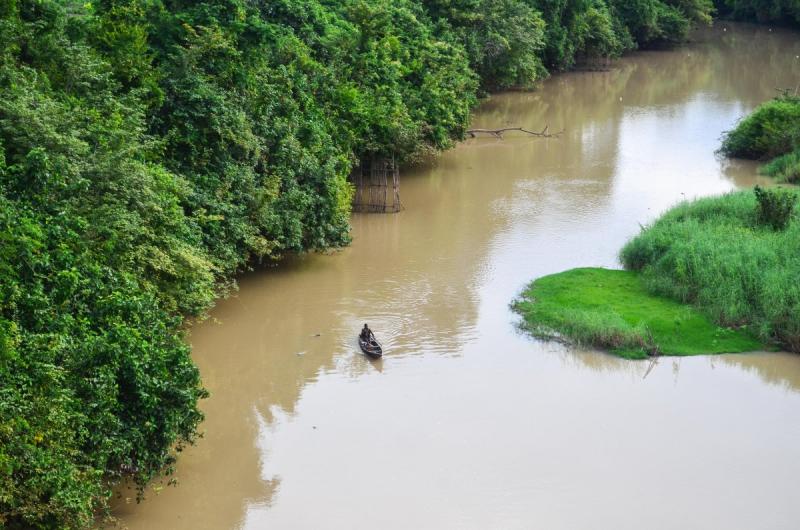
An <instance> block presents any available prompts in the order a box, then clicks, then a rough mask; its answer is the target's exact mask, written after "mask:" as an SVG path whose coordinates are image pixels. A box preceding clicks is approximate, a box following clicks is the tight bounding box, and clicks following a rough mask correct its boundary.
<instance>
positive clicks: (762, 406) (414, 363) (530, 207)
mask: <svg viewBox="0 0 800 530" xmlns="http://www.w3.org/2000/svg"><path fill="white" fill-rule="evenodd" d="M793 42H794V41H793V40H791V39H790V38H789V36H787V35H786V34H785V32H780V31H773V32H768V31H767V29H766V28H763V29H761V28H759V27H754V26H743V27H737V26H734V25H731V26H729V27H728V29H727V32H723V29H722V28H721V27H718V28H713V29H711V30H708V32H707V33H704V34H701V35H699V36H698V38H697V40H696V41H695V43H694V44H691V45H689V46H687V47H685V48H682V49H680V50H676V51H666V52H644V53H636V54H631V55H630V56H626V57H624V58H623V59H621V60H620V61H619V62H617V63H615V64H614V67H613V68H611V69H609V70H608V71H603V72H581V73H568V74H564V75H558V76H553V78H551V79H550V80H548V81H546V82H544V83H543V84H542V86H541V88H540V89H539V90H537V91H536V92H532V93H524V92H514V93H504V94H498V95H495V96H493V97H492V98H490V99H489V100H487V101H486V102H485V103H484V104H483V105H482V106H481V107H479V108H478V109H477V110H476V112H475V114H474V117H473V123H474V126H475V127H491V126H496V125H497V124H498V123H508V122H513V123H526V124H540V123H541V124H544V123H550V124H551V127H559V128H560V126H563V127H565V128H566V132H565V133H564V135H563V136H562V137H561V138H559V139H558V140H545V141H542V140H538V139H531V138H525V137H523V136H511V135H509V136H508V137H506V138H505V139H504V140H502V141H498V140H496V139H491V138H487V139H470V140H467V141H466V142H463V143H459V144H458V145H457V146H456V147H455V149H453V150H450V151H447V152H446V153H444V154H443V155H442V156H441V157H438V158H437V159H436V160H435V161H434V162H431V163H430V164H427V165H425V166H421V167H420V166H417V167H413V168H410V169H409V170H408V171H407V172H405V173H404V174H403V177H402V179H403V181H402V193H403V203H404V205H405V206H406V210H404V211H403V212H402V213H400V214H399V215H391V216H381V215H377V216H376V215H354V216H353V217H352V218H351V224H352V226H353V231H352V235H353V244H352V245H350V246H349V247H347V248H346V249H344V250H343V251H341V252H336V253H332V254H330V255H317V254H307V255H302V256H297V257H296V258H295V257H293V258H292V259H291V260H289V261H288V262H286V263H283V264H282V265H281V266H280V267H271V268H269V270H257V271H254V272H252V273H249V274H243V275H241V276H240V277H239V278H238V282H239V285H240V289H239V290H238V291H237V292H236V293H234V294H233V295H232V296H230V297H228V298H226V299H224V300H221V301H219V302H218V304H217V306H216V307H215V309H214V310H213V312H212V314H211V316H212V317H213V318H209V319H207V320H206V321H204V322H201V323H198V324H197V325H195V326H192V328H191V331H190V336H189V340H190V341H191V345H192V358H193V359H194V360H195V362H196V363H197V366H198V367H199V369H200V372H201V373H202V374H204V382H205V384H206V386H207V387H208V389H209V391H210V392H211V397H210V398H209V399H207V400H203V402H202V404H201V406H202V409H203V411H204V413H205V415H206V420H205V421H204V422H203V424H202V429H203V431H204V432H205V436H204V438H203V439H202V440H200V442H199V443H198V444H197V446H195V447H190V448H187V450H186V451H184V452H183V453H181V455H180V457H179V459H178V462H177V467H176V473H175V474H174V475H173V476H172V477H175V478H177V479H178V480H179V485H178V487H176V488H170V487H165V488H164V489H163V490H162V491H160V493H159V494H156V493H155V492H154V491H153V489H151V487H148V488H147V490H146V494H147V499H146V500H145V502H143V503H141V504H138V505H137V504H136V502H135V496H136V492H135V491H129V492H128V491H126V492H122V494H123V497H122V498H120V499H118V500H116V499H115V506H114V513H115V514H116V515H118V516H119V518H120V519H121V523H120V524H121V526H124V527H126V528H129V529H130V530H150V529H153V528H170V529H173V530H195V529H197V528H242V529H246V530H254V529H260V528H295V527H304V528H324V527H326V525H327V526H330V524H331V521H332V520H336V521H344V523H343V524H347V526H348V527H351V528H374V527H377V526H381V527H388V528H391V529H395V528H397V529H398V530H399V529H401V528H409V527H416V528H432V527H436V528H447V527H449V526H453V525H454V524H458V525H460V526H462V527H464V528H465V529H476V530H477V529H480V528H486V527H491V526H493V525H494V526H499V527H503V528H514V527H524V526H525V525H526V523H527V522H529V521H532V520H536V521H542V522H543V523H542V524H543V525H544V526H546V527H548V528H551V529H553V530H568V529H574V528H590V527H597V526H600V527H608V528H636V527H637V525H639V526H641V521H643V520H648V517H650V518H652V516H653V514H658V520H659V521H660V522H661V524H662V525H664V526H665V527H679V526H680V525H681V524H682V523H683V521H682V519H681V517H682V516H683V514H686V513H692V514H694V517H695V519H696V520H698V521H708V522H709V523H708V525H707V526H708V527H709V528H711V527H719V526H722V527H725V528H728V529H731V530H744V529H745V528H747V527H748V525H749V526H750V527H752V526H753V521H757V522H758V523H759V524H762V523H763V525H771V526H772V527H775V528H781V527H787V526H791V522H792V521H794V520H797V519H798V513H797V512H798V510H800V507H798V506H796V503H792V495H791V493H792V492H793V491H794V490H793V489H792V484H793V477H796V476H798V474H800V472H798V471H797V468H798V467H799V466H800V462H798V461H797V459H795V458H793V456H792V455H793V454H795V453H794V452H795V450H796V447H797V446H798V441H797V440H798V437H797V436H796V435H795V433H796V432H797V431H798V429H797V428H795V426H800V420H798V416H800V404H798V401H800V393H798V392H797V389H798V388H800V387H798V383H797V381H800V364H798V362H797V358H796V357H793V356H791V355H784V354H775V355H772V354H769V355H725V356H714V357H704V356H694V357H681V358H664V359H662V360H661V361H659V362H658V363H650V362H628V361H625V360H622V359H620V358H618V357H616V356H613V355H608V354H605V353H602V352H597V351H594V350H587V349H581V348H577V349H572V348H564V347H562V346H561V345H559V344H545V343H540V342H534V343H532V341H530V340H529V339H528V338H527V337H525V336H523V335H521V334H520V333H517V332H515V328H514V326H513V323H512V322H513V319H512V315H511V313H510V311H509V310H508V302H509V300H511V299H512V298H513V297H514V296H515V295H517V294H518V293H519V290H520V287H521V286H522V285H524V284H525V283H527V281H529V280H530V279H531V278H532V277H538V276H543V275H546V274H549V273H552V272H555V271H559V270H564V269H567V268H571V267H575V266H578V265H580V264H582V263H588V264H592V265H596V266H602V267H609V268H614V267H615V266H616V264H617V258H616V255H617V252H618V250H619V248H621V247H622V246H623V245H624V243H625V242H626V241H627V240H628V239H629V238H630V237H632V236H633V235H635V233H637V232H638V231H639V227H638V224H637V223H638V222H641V223H643V224H647V223H648V222H649V221H651V220H652V219H653V215H654V214H655V213H656V212H661V211H664V210H665V209H666V208H668V207H669V206H670V205H672V204H674V203H675V202H676V201H678V200H680V199H681V193H685V195H686V196H689V197H692V196H698V195H702V196H705V195H711V194H720V193H724V192H726V191H729V190H731V189H734V188H736V187H740V186H741V187H752V186H753V185H754V184H756V183H758V182H759V180H757V179H759V178H760V177H758V176H757V175H756V172H755V164H753V163H749V162H742V163H738V162H737V163H732V164H720V163H719V161H718V159H716V158H715V157H714V155H713V152H714V150H715V149H716V148H717V147H718V141H717V139H718V138H719V135H720V133H721V131H723V130H725V129H728V128H730V127H731V125H732V124H733V123H734V122H735V121H736V119H737V118H738V117H739V116H740V115H741V114H742V112H743V111H745V110H748V109H751V108H753V107H754V106H755V105H756V104H757V103H758V102H761V101H764V100H765V99H768V98H770V97H771V96H772V95H773V87H774V86H775V85H776V84H781V85H783V84H785V82H786V81H785V80H786V79H790V78H791V77H792V76H794V72H793V70H792V69H791V68H792V64H793V62H792V61H793V59H791V60H790V57H788V55H791V58H793V57H794V55H795V54H796V53H800V50H797V52H795V48H794V44H793ZM787 50H788V52H787ZM689 54H691V56H689ZM765 57H770V58H775V60H774V61H765V60H764V58H765ZM742 64H747V65H753V67H748V68H744V69H742V68H741V65H742ZM731 72H736V75H730V73H731ZM776 80H777V81H776ZM620 98H621V99H620ZM654 131H657V133H658V134H653V132H654ZM364 322H368V323H369V324H370V326H371V327H373V328H374V329H376V331H377V332H379V338H380V339H381V340H382V342H383V343H384V346H385V347H386V355H385V357H384V359H383V360H382V361H381V362H379V363H371V362H369V361H368V360H366V359H365V358H364V357H363V355H362V354H361V353H359V351H358V345H357V344H356V343H355V333H356V332H357V329H358V328H360V327H361V326H362V325H363V323H364ZM318 333H321V335H320V336H316V335H317V334H318ZM301 354H302V355H301ZM651 365H655V366H654V367H653V369H652V370H651V371H650V372H649V374H647V377H646V379H645V380H643V379H642V378H643V376H645V374H646V370H647V369H648V368H650V366H651ZM675 433H687V435H686V436H679V437H676V436H675ZM586 440H591V441H592V443H591V444H589V446H590V447H589V446H587V444H586ZM720 440H723V441H724V440H737V443H736V444H726V443H720ZM587 447H589V448H590V449H591V448H593V450H595V451H601V452H602V458H598V457H597V456H596V454H595V453H592V451H588V452H587ZM375 448H380V450H374V449H375ZM743 448H746V451H747V453H746V456H747V458H743V457H742V454H743V453H742V451H743ZM655 453H657V454H659V455H662V456H661V457H659V458H656V459H653V458H652V455H653V454H655ZM750 455H753V458H750ZM643 462H645V463H646V465H643V464H642V463H643ZM731 462H739V463H740V464H741V467H739V468H737V472H736V473H735V475H733V476H732V475H731V466H730V463H731ZM431 469H435V470H437V471H436V473H435V476H434V477H433V480H427V478H426V477H428V476H429V475H430V473H429V470H431ZM610 469H611V470H613V472H612V473H609V470H610ZM687 477H689V480H687ZM387 478H389V479H391V480H387ZM162 484H163V485H165V484H166V480H165V481H164V482H163V483H161V484H160V483H158V482H156V483H154V484H153V487H155V486H161V485H162ZM364 484H382V487H381V488H378V489H371V490H369V491H366V492H365V490H364V488H363V485H364ZM356 491H357V492H360V493H359V494H357V495H354V494H353V492H356ZM709 491H711V492H722V493H720V494H718V495H707V492H709ZM408 492H414V495H415V498H425V499H431V500H432V501H431V502H428V503H415V502H411V503H406V504H407V505H408V506H407V509H404V510H403V514H402V516H401V517H397V516H396V515H395V514H396V513H397V509H398V499H405V498H407V497H408ZM626 495H628V497H627V498H630V501H631V502H630V503H629V504H630V506H631V509H630V510H625V511H624V513H622V512H620V510H619V509H618V504H619V503H618V499H620V498H623V497H625V496H626ZM127 497H130V500H129V502H126V498H127ZM667 497H668V498H669V499H670V503H669V505H665V504H664V502H663V499H664V498H667ZM753 498H757V499H759V502H752V499H753ZM487 499H492V502H486V500H487ZM697 499H703V502H702V503H701V504H698V502H697ZM748 499H750V501H748ZM365 503H367V504H368V505H369V506H370V509H369V510H364V505H365ZM310 505H313V506H314V509H313V510H309V509H308V506H310ZM576 505H581V506H584V505H585V506H593V507H596V509H593V510H590V511H588V512H587V511H586V510H584V511H580V510H578V511H576V510H574V506H576ZM684 519H685V517H684ZM701 526H702V524H701Z"/></svg>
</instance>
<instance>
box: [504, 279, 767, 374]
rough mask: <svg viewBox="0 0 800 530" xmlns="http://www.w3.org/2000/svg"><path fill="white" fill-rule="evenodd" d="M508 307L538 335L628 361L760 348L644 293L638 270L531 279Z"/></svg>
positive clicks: (743, 335)
mask: <svg viewBox="0 0 800 530" xmlns="http://www.w3.org/2000/svg"><path fill="white" fill-rule="evenodd" d="M513 308H514V310H515V311H517V312H518V313H519V314H520V315H521V316H522V319H523V321H522V323H521V325H522V327H523V329H525V330H527V331H529V332H530V333H532V334H533V335H534V336H537V337H540V338H556V339H561V340H567V341H569V342H573V343H577V344H579V345H583V346H593V347H597V348H602V349H606V350H609V351H611V352H612V353H614V354H616V355H619V356H620V357H624V358H627V359H644V358H646V357H648V356H652V355H699V354H711V353H739V352H747V351H755V350H762V349H764V346H763V344H762V343H761V342H760V341H758V340H757V339H756V338H755V337H754V336H753V335H752V334H751V333H749V332H747V331H745V330H741V329H730V328H724V327H721V326H719V325H716V324H714V323H713V322H711V320H710V319H709V318H708V317H707V316H705V315H704V314H702V313H701V312H700V311H699V310H697V309H695V308H693V307H691V306H687V305H685V304H681V303H679V302H676V301H674V300H670V299H668V298H665V297H660V296H656V295H654V294H652V293H651V292H648V290H647V287H646V285H645V283H644V282H643V281H642V278H641V277H640V276H639V274H637V273H635V272H631V271H623V270H610V269H597V268H588V269H572V270H569V271H565V272H562V273H559V274H553V275H550V276H544V277H542V278H539V279H537V280H535V281H534V282H532V283H531V284H530V285H529V286H528V288H527V289H526V290H525V291H524V293H523V294H522V297H521V299H520V300H518V301H516V302H515V303H514V304H513Z"/></svg>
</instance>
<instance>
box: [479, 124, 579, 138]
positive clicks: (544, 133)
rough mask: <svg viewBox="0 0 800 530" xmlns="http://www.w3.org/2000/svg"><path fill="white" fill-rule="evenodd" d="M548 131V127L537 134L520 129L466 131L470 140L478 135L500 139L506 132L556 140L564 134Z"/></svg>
mask: <svg viewBox="0 0 800 530" xmlns="http://www.w3.org/2000/svg"><path fill="white" fill-rule="evenodd" d="M549 129H550V126H549V125H545V127H544V129H542V130H541V131H539V132H536V131H529V130H528V129H525V128H522V127H505V128H503V129H469V130H468V131H467V134H468V135H470V137H471V138H475V137H476V136H478V135H479V134H489V135H491V136H494V137H495V138H502V137H503V133H506V132H508V131H519V132H523V133H525V134H529V135H531V136H538V137H540V138H558V137H559V136H561V134H562V133H563V132H564V131H563V130H562V131H559V132H557V133H550V132H549Z"/></svg>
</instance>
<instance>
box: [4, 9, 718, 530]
mask: <svg viewBox="0 0 800 530" xmlns="http://www.w3.org/2000/svg"><path fill="white" fill-rule="evenodd" d="M709 12H710V8H709V6H708V5H707V3H706V2H705V0H639V1H638V2H637V3H636V4H635V6H633V7H632V5H631V4H630V3H626V2H621V1H616V0H610V1H604V0H569V1H567V0H496V1H495V0H430V1H428V0H426V1H422V0H396V1H393V2H384V1H381V0H344V1H333V0H275V1H268V2H251V1H246V0H214V1H211V0H209V1H199V2H188V1H178V0H98V1H96V2H77V1H70V0H0V45H1V46H0V525H5V526H6V527H9V528H30V527H41V528H80V527H85V526H88V525H90V524H91V521H92V518H93V515H94V513H96V510H97V509H102V508H104V507H106V506H107V497H108V494H109V487H110V486H111V485H113V484H114V483H115V482H116V481H118V480H119V479H120V478H121V477H123V476H126V475H127V476H131V477H132V478H133V479H134V480H135V481H136V482H137V483H138V484H139V485H144V484H145V483H146V482H147V481H148V480H150V479H151V478H152V477H154V476H156V475H157V474H159V473H161V472H163V471H164V470H165V469H168V467H169V465H170V463H171V462H172V460H173V458H174V455H173V449H174V448H175V447H176V446H180V445H181V444H185V443H188V442H191V441H192V439H193V438H194V437H195V435H196V427H197V424H198V422H199V421H200V419H201V415H200V413H199V412H198V409H197V401H198V399H199V398H201V397H203V396H204V395H205V391H204V390H203V389H202V386H201V383H200V379H199V374H198V373H197V370H196V368H195V367H194V365H193V364H192V362H191V359H190V357H189V351H188V348H187V346H186V344H185V343H184V341H183V337H182V333H181V329H182V326H183V318H184V317H185V316H186V315H197V314H202V312H203V311H205V310H206V309H207V308H208V307H209V306H210V304H211V303H212V301H213V299H214V297H215V296H217V295H218V294H219V293H220V291H221V290H224V289H225V285H226V282H230V279H231V278H232V275H233V274H234V273H236V272H237V271H240V270H242V269H243V268H246V267H248V266H249V265H250V264H252V263H254V262H257V261H260V260H272V259H277V258H279V257H280V256H281V255H283V254H285V253H287V252H301V251H306V250H313V249H321V248H327V247H332V246H338V245H342V244H346V243H347V242H348V238H349V235H348V230H349V228H348V216H349V212H350V200H351V194H352V191H351V186H350V185H349V184H348V182H347V175H348V174H349V172H350V170H351V167H352V166H353V165H354V164H355V163H356V162H357V161H358V160H360V159H369V158H371V157H376V156H394V157H396V158H397V159H399V160H401V161H408V160H413V159H415V158H418V157H420V156H423V155H425V154H426V153H430V152H435V151H438V150H441V149H445V148H447V147H449V146H451V145H452V143H453V142H454V141H455V140H456V139H458V138H460V137H462V136H463V134H464V130H465V128H466V126H467V123H468V118H469V112H470V109H471V108H472V106H473V105H474V104H475V102H476V101H477V99H476V97H477V93H478V91H479V89H480V87H481V86H483V87H484V88H503V87H511V86H530V85H531V84H532V83H534V82H535V81H536V80H537V79H540V78H542V77H543V76H544V75H546V73H547V70H548V69H550V70H552V69H559V68H566V67H569V66H572V65H574V64H575V63H576V62H579V61H582V60H590V59H592V58H595V57H613V56H616V55H619V54H620V53H621V52H623V51H624V50H627V49H631V48H633V47H634V46H636V45H656V44H659V43H669V42H675V41H679V40H681V39H683V38H684V37H685V35H686V31H687V29H688V27H689V25H690V24H691V23H693V22H697V21H703V20H706V19H707V17H708V15H709ZM221 354H224V353H223V352H221Z"/></svg>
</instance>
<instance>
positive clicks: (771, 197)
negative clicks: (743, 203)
mask: <svg viewBox="0 0 800 530" xmlns="http://www.w3.org/2000/svg"><path fill="white" fill-rule="evenodd" d="M753 192H754V193H755V196H756V222H757V223H758V224H759V225H761V226H768V227H770V228H772V229H773V230H785V229H786V227H787V226H789V223H790V222H791V220H792V214H793V213H794V207H795V204H796V203H797V196H796V195H795V193H794V192H793V191H789V190H784V189H781V188H777V189H764V188H762V187H761V186H756V187H755V189H754V190H753Z"/></svg>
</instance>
